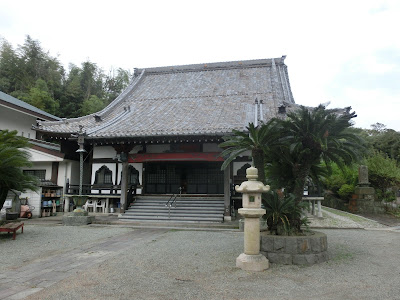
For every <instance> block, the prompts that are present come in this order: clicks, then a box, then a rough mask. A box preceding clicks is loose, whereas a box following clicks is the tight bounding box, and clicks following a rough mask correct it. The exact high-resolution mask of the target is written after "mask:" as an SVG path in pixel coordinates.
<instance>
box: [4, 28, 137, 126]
mask: <svg viewBox="0 0 400 300" xmlns="http://www.w3.org/2000/svg"><path fill="white" fill-rule="evenodd" d="M130 79H131V73H130V71H129V70H124V69H121V68H117V69H111V70H109V71H108V73H105V72H104V71H103V70H102V69H101V68H99V67H98V66H97V65H96V63H93V62H90V61H85V62H83V63H82V64H81V65H80V66H76V65H73V64H70V65H69V66H68V70H65V68H64V66H63V65H62V64H61V63H60V61H59V60H58V58H57V57H52V56H51V55H50V54H49V52H47V51H45V50H44V49H43V48H42V47H41V45H40V42H39V41H37V40H34V39H32V38H31V37H30V36H29V35H28V36H27V37H26V39H25V42H24V44H23V45H19V46H18V47H17V48H16V49H14V48H13V47H12V45H11V44H10V43H9V42H7V40H5V39H2V40H1V39H0V91H2V92H4V93H7V94H9V95H11V96H14V97H15V98H18V99H20V100H23V101H25V102H28V103H29V104H32V105H34V106H36V107H38V108H40V109H42V110H44V111H47V112H49V113H51V114H54V115H56V116H58V117H65V118H71V117H79V116H83V115H87V114H90V113H93V112H96V111H99V110H101V109H102V108H103V107H105V106H106V105H107V104H109V103H110V102H111V101H112V100H114V99H115V98H116V97H117V96H118V95H119V94H120V93H121V92H122V90H123V89H124V88H125V87H126V86H127V85H128V83H129V81H130Z"/></svg>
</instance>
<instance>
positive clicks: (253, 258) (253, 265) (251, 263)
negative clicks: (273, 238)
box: [236, 253, 269, 272]
mask: <svg viewBox="0 0 400 300" xmlns="http://www.w3.org/2000/svg"><path fill="white" fill-rule="evenodd" d="M236 267H238V268H241V269H242V270H245V271H253V272H261V271H264V270H266V269H268V268H269V261H268V259H267V258H266V257H265V256H264V255H262V254H257V255H248V254H245V253H242V254H240V255H239V256H238V257H237V258H236Z"/></svg>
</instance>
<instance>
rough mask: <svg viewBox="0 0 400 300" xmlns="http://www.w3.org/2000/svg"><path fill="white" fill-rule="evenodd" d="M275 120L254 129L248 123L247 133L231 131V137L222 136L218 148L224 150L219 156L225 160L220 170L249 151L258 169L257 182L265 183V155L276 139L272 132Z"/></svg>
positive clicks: (252, 125) (251, 124)
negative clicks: (222, 140)
mask: <svg viewBox="0 0 400 300" xmlns="http://www.w3.org/2000/svg"><path fill="white" fill-rule="evenodd" d="M274 124H275V120H272V121H270V122H268V123H266V124H261V125H260V126H258V127H255V126H254V124H253V123H250V124H249V126H248V127H246V128H247V130H248V132H241V131H238V130H233V132H232V133H233V134H232V135H228V136H224V137H223V139H224V140H225V141H224V142H222V143H221V144H219V147H221V148H225V150H224V151H223V152H222V153H221V156H222V157H224V158H225V161H224V163H223V164H222V166H221V169H222V170H223V169H225V168H226V167H227V166H228V165H229V164H230V163H231V162H232V161H233V160H234V159H235V158H236V157H238V156H239V155H240V154H242V153H244V152H246V151H251V156H252V158H253V164H254V166H255V167H256V168H257V169H258V180H259V181H261V182H264V183H265V169H264V168H265V163H264V161H265V160H264V158H265V153H266V151H268V146H269V144H270V143H272V142H273V140H274V139H276V134H275V133H274V131H273V130H272V128H273V126H274Z"/></svg>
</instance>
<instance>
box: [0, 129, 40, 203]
mask: <svg viewBox="0 0 400 300" xmlns="http://www.w3.org/2000/svg"><path fill="white" fill-rule="evenodd" d="M28 147H29V143H28V140H27V139H25V138H23V137H20V136H17V131H16V130H14V131H8V130H3V131H0V207H3V204H4V201H5V200H6V197H7V194H8V192H9V191H10V190H16V191H24V190H26V189H31V190H37V188H38V186H37V179H36V177H33V176H29V175H25V174H24V173H23V172H22V169H21V168H22V167H29V166H31V163H30V161H29V153H28V152H27V151H26V148H28Z"/></svg>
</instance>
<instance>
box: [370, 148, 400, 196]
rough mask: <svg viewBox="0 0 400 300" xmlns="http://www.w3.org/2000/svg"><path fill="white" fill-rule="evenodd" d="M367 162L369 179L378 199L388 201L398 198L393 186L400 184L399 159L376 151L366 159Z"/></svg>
mask: <svg viewBox="0 0 400 300" xmlns="http://www.w3.org/2000/svg"><path fill="white" fill-rule="evenodd" d="M365 163H366V165H367V166H368V174H369V181H370V183H371V186H372V187H373V188H375V191H376V193H377V196H378V199H379V200H384V201H386V202H389V201H393V200H396V195H395V193H394V190H393V189H392V188H393V187H395V186H400V167H399V166H398V163H397V161H396V160H395V159H393V158H390V157H388V156H387V155H386V154H385V153H382V152H378V151H375V152H374V153H373V154H372V155H370V156H368V157H367V158H366V159H365Z"/></svg>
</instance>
